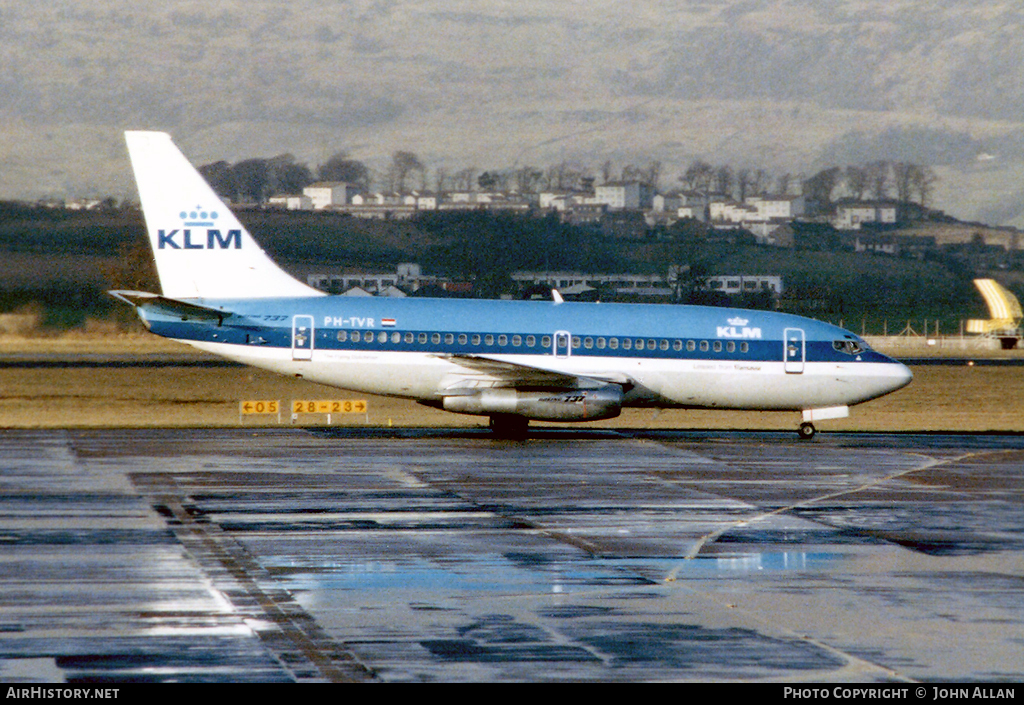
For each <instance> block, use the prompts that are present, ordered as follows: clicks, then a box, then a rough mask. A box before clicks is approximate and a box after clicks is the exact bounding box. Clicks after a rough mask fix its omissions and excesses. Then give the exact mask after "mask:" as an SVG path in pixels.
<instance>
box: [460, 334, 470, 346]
mask: <svg viewBox="0 0 1024 705" xmlns="http://www.w3.org/2000/svg"><path fill="white" fill-rule="evenodd" d="M467 342H469V337H468V336H466V334H465V333H459V345H465V344H466V343H467Z"/></svg>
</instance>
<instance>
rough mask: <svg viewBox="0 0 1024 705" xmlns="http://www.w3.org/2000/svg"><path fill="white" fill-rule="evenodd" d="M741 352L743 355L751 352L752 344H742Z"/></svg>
mask: <svg viewBox="0 0 1024 705" xmlns="http://www.w3.org/2000/svg"><path fill="white" fill-rule="evenodd" d="M740 352H741V353H745V352H750V344H749V343H740Z"/></svg>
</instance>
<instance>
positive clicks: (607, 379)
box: [440, 353, 634, 389]
mask: <svg viewBox="0 0 1024 705" xmlns="http://www.w3.org/2000/svg"><path fill="white" fill-rule="evenodd" d="M440 357H443V358H444V359H446V360H449V361H451V362H454V363H456V364H458V365H461V366H463V367H465V368H467V369H470V370H473V371H475V372H481V373H484V374H487V375H490V376H492V377H497V378H499V379H501V380H502V381H503V382H505V383H507V385H508V386H510V387H517V388H524V387H540V388H545V389H585V388H588V387H602V386H604V385H607V384H619V385H622V386H623V387H625V388H627V389H628V388H630V387H632V386H633V385H634V382H633V380H632V379H631V378H629V377H628V376H626V375H623V374H621V373H618V372H609V373H607V374H605V373H595V374H587V375H580V374H578V373H575V372H569V371H566V370H559V369H555V368H545V367H537V366H534V365H524V364H522V363H519V362H509V361H507V360H502V359H500V358H496V357H490V356H487V355H476V354H471V353H461V354H460V353H456V354H452V355H441V356H440Z"/></svg>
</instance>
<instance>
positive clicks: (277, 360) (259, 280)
mask: <svg viewBox="0 0 1024 705" xmlns="http://www.w3.org/2000/svg"><path fill="white" fill-rule="evenodd" d="M125 137H126V140H127V143H128V152H129V154H130V156H131V161H132V168H133V170H134V172H135V178H136V182H137V183H138V189H139V197H140V200H141V203H142V208H143V212H144V214H145V219H146V228H147V231H148V233H149V241H150V244H151V246H152V250H153V254H154V257H155V260H156V267H157V273H158V275H159V278H160V286H161V289H162V290H163V291H162V293H161V294H155V293H150V292H139V291H115V292H111V293H113V294H114V295H115V296H117V297H118V298H120V299H121V300H123V301H126V302H127V303H129V304H131V305H133V306H135V308H136V310H137V312H138V314H139V316H140V317H141V318H142V320H143V322H144V323H145V324H146V326H147V327H148V328H149V329H150V330H151V331H152V332H153V333H156V334H158V335H162V336H165V337H168V338H172V339H174V340H178V341H181V342H184V343H188V344H189V345H193V346H195V347H196V348H199V349H201V350H206V351H209V352H212V353H216V354H217V355H221V356H223V357H226V358H229V359H231V360H235V361H238V362H242V363H245V364H247V365H253V366H255V367H261V368H264V369H268V370H272V371H274V372H278V373H281V374H284V375H291V376H296V377H302V378H304V379H308V380H310V381H313V382H319V383H322V384H328V385H332V386H335V387H340V388H343V389H348V390H353V391H358V392H364V393H369V394H383V395H390V396H396V397H404V398H408V399H414V400H416V401H418V402H420V403H422V404H426V405H429V406H433V407H437V408H440V409H446V410H448V411H452V412H456V413H462V414H477V415H481V416H487V417H489V418H490V423H491V427H492V428H493V429H494V431H495V433H496V434H498V435H500V436H507V437H522V436H524V435H525V434H526V431H527V425H528V423H529V421H530V420H531V419H534V420H543V421H594V420H599V419H609V418H614V417H616V416H618V415H619V414H620V413H621V411H622V409H623V408H626V407H657V408H713V409H746V410H752V409H753V410H780V411H782V410H791V411H801V412H803V422H802V423H801V425H800V434H801V436H803V437H807V438H809V437H811V436H813V435H814V432H815V428H814V422H815V421H818V420H822V419H830V418H841V417H844V416H846V415H848V410H849V407H850V406H852V405H854V404H859V403H861V402H865V401H868V400H870V399H874V398H876V397H879V396H882V395H883V394H888V393H889V392H892V391H894V390H896V389H899V388H901V387H903V386H905V385H906V384H908V383H909V382H910V379H911V374H910V371H909V370H908V369H907V368H906V367H905V366H904V365H902V364H900V363H899V362H896V361H895V360H892V359H890V358H888V357H886V356H885V355H882V354H880V353H878V352H876V351H874V350H871V349H870V348H868V346H867V345H866V344H865V343H864V341H863V340H861V339H860V338H859V337H858V336H856V335H854V334H853V333H850V332H849V331H846V330H843V329H841V328H837V327H836V326H832V325H829V324H826V323H822V322H820V321H814V320H811V319H807V318H801V317H799V316H793V315H789V314H783V313H775V312H764V311H747V310H737V309H722V308H713V307H701V306H672V305H664V304H607V303H571V302H563V301H562V300H561V297H558V296H556V297H555V300H554V301H484V300H470V299H463V300H459V299H426V298H406V299H397V298H376V297H355V298H353V297H339V296H327V295H325V294H324V293H322V292H320V291H317V290H316V289H313V288H311V287H309V286H307V285H305V284H303V283H301V282H299V281H298V280H296V279H294V278H293V277H291V276H290V275H289V274H287V273H286V272H284V270H282V269H281V268H280V267H278V266H277V265H276V264H275V263H274V262H273V261H272V260H271V259H270V257H268V256H267V254H266V253H265V252H264V251H263V250H262V249H260V247H259V246H258V245H257V243H256V241H255V240H254V239H253V238H252V236H251V235H250V234H249V233H248V231H247V230H246V229H245V227H244V226H242V224H241V223H240V222H239V221H238V219H237V218H236V217H235V215H234V214H233V213H232V212H231V210H230V209H229V208H227V207H226V206H225V205H224V203H223V202H222V201H221V200H220V199H219V197H218V196H217V195H216V194H215V193H214V191H213V190H212V189H211V188H210V187H209V185H208V184H207V183H206V182H205V181H204V180H203V178H202V177H201V176H200V174H199V173H198V172H197V171H196V169H195V168H194V167H193V166H192V165H191V164H190V163H189V161H188V160H187V159H186V158H185V156H184V155H183V154H182V153H181V152H180V151H179V150H178V149H177V147H175V146H174V144H173V142H172V141H171V138H170V136H169V135H167V134H164V133H160V132H128V133H126V135H125Z"/></svg>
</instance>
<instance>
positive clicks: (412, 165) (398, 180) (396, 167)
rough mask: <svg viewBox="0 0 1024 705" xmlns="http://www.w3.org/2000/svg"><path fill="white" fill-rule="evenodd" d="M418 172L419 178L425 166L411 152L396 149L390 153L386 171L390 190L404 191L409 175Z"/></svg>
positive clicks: (424, 170)
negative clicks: (388, 165)
mask: <svg viewBox="0 0 1024 705" xmlns="http://www.w3.org/2000/svg"><path fill="white" fill-rule="evenodd" d="M414 172H415V173H419V175H420V177H421V179H422V177H423V175H424V173H425V172H426V168H425V167H424V166H423V163H422V162H421V161H420V159H419V157H417V156H416V155H415V154H413V153H412V152H404V151H401V150H399V151H397V152H395V153H394V154H392V155H391V167H390V169H389V171H388V182H389V185H390V187H391V189H392V190H394V191H398V192H399V193H404V192H405V190H406V185H407V182H408V179H409V176H410V175H411V174H412V173H414Z"/></svg>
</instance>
